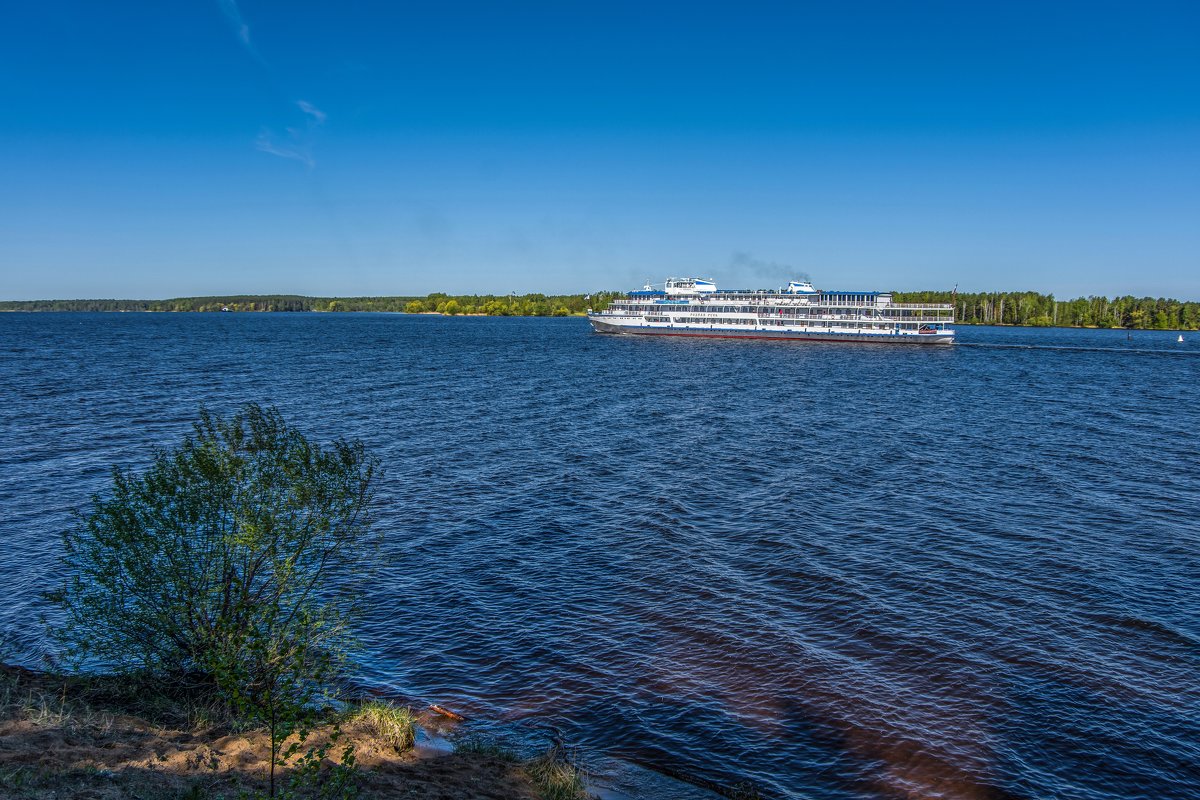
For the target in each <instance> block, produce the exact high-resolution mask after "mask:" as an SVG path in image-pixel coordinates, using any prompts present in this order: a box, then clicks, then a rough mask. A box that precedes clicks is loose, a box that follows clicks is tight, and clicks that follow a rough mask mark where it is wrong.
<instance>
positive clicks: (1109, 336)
mask: <svg viewBox="0 0 1200 800" xmlns="http://www.w3.org/2000/svg"><path fill="white" fill-rule="evenodd" d="M1176 335H1177V334H1175V333H1171V332H1151V331H1136V332H1133V333H1132V335H1131V336H1128V335H1127V334H1126V333H1125V332H1124V331H1087V330H1057V329H1046V330H1037V329H1000V328H973V327H963V328H961V329H960V344H958V345H955V346H953V347H913V346H883V345H861V346H857V345H847V344H820V343H803V344H800V343H771V342H727V341H720V340H680V339H675V338H670V339H666V338H663V339H641V338H625V337H605V336H598V335H594V334H591V333H590V332H589V329H588V326H587V324H586V322H585V321H583V320H580V319H509V318H443V317H434V316H407V315H383V314H380V315H373V314H344V315H338V314H298V315H285V314H275V315H269V314H177V315H171V314H104V315H101V314H17V313H10V314H0V509H3V515H2V517H0V544H2V547H0V586H2V587H3V594H2V597H3V601H4V602H3V604H2V605H0V647H2V648H3V649H4V652H0V658H5V659H10V660H11V659H15V660H24V661H26V662H28V663H36V661H37V659H38V658H39V657H40V654H41V653H42V651H43V649H44V647H45V642H44V639H43V634H42V629H41V627H40V625H39V624H38V622H37V619H36V618H37V616H38V615H39V613H41V612H42V611H44V610H45V609H44V608H43V605H42V602H41V601H40V600H39V598H38V593H39V591H41V590H42V589H44V588H45V587H46V586H47V585H49V584H50V583H53V581H54V580H55V577H56V573H55V561H56V557H57V552H58V547H59V544H58V534H59V532H60V531H61V530H62V529H63V528H64V527H66V526H67V525H69V524H70V520H71V512H72V510H73V509H78V508H82V507H84V506H85V504H86V502H87V499H88V496H89V495H90V494H91V493H92V492H95V491H98V490H102V489H103V488H104V487H105V486H106V484H107V482H108V471H109V469H110V468H111V466H112V465H114V464H116V465H122V466H131V467H137V466H140V465H144V464H145V463H146V462H147V458H148V455H149V453H150V450H151V448H153V447H154V446H156V445H162V446H170V445H172V444H174V443H175V442H177V441H178V440H179V439H180V437H181V436H182V435H184V433H185V432H187V431H188V430H189V426H190V424H191V422H192V421H193V420H194V419H195V417H196V413H197V409H198V406H199V404H201V403H205V404H207V405H208V406H209V407H210V408H212V409H213V410H216V411H222V412H224V411H228V410H232V409H233V408H234V407H236V406H237V405H238V404H239V403H242V402H245V401H257V402H260V403H271V404H275V405H277V406H278V407H279V408H280V409H281V410H282V412H283V413H284V414H285V416H286V417H287V418H288V420H289V421H291V422H294V423H296V424H298V425H300V426H301V427H302V428H303V429H305V430H306V431H307V432H309V433H311V434H313V435H315V436H317V437H319V438H322V439H328V438H332V437H335V436H339V435H345V436H352V437H360V438H362V439H363V440H364V441H366V442H367V444H368V445H369V446H370V448H371V449H372V450H373V451H374V452H375V453H376V454H378V455H379V456H380V457H381V458H382V459H383V462H384V464H385V468H386V474H385V476H384V479H383V481H382V482H381V483H380V486H379V496H378V520H379V521H378V524H379V526H380V528H381V530H382V531H383V532H384V534H385V541H386V544H385V553H384V558H385V565H384V568H383V573H382V575H381V577H380V580H379V581H378V583H377V589H376V590H375V593H374V596H373V597H371V598H370V600H371V607H372V609H373V613H372V614H371V616H370V617H369V618H368V619H366V620H365V621H364V626H363V630H362V633H363V636H364V639H365V650H364V652H363V654H362V655H363V667H362V673H361V676H360V677H361V679H362V681H363V682H365V683H366V684H368V685H372V686H374V687H377V688H378V689H379V690H381V691H384V692H386V693H389V694H393V695H395V696H398V697H404V698H410V699H412V700H413V701H414V702H424V703H428V702H436V703H440V704H442V705H444V706H448V707H451V708H454V709H456V710H458V711H460V712H462V713H465V714H467V715H469V716H471V717H473V718H478V719H485V720H494V721H496V722H497V723H499V724H504V725H514V726H522V727H525V728H529V729H532V730H540V731H547V732H551V733H553V735H554V736H558V737H561V739H562V740H563V741H565V742H566V743H567V744H569V745H577V746H579V747H580V748H581V751H582V752H593V753H607V754H612V755H615V756H618V757H620V758H623V759H626V760H629V761H631V762H634V763H637V764H641V765H645V766H648V767H650V768H653V769H655V770H659V771H663V772H666V773H669V774H674V775H679V776H683V777H685V778H687V779H688V780H691V781H694V782H696V783H698V784H705V783H708V784H711V785H717V786H726V787H728V786H733V785H735V784H739V783H741V784H744V785H747V786H748V785H753V786H754V787H756V789H757V791H758V792H759V793H761V795H762V796H764V797H780V798H972V799H973V798H1031V799H1032V798H1081V799H1082V798H1155V800H1161V799H1162V798H1194V797H1200V522H1198V519H1200V438H1198V435H1197V432H1198V431H1200V402H1198V400H1197V386H1198V385H1200V334H1195V333H1193V334H1185V341H1184V343H1182V344H1179V343H1177V342H1176V341H1175V338H1176Z"/></svg>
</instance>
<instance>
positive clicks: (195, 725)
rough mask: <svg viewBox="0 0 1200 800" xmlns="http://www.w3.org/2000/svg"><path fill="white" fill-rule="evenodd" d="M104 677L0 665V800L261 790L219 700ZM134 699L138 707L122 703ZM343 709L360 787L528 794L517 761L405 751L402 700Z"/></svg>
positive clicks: (266, 748)
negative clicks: (126, 686)
mask: <svg viewBox="0 0 1200 800" xmlns="http://www.w3.org/2000/svg"><path fill="white" fill-rule="evenodd" d="M105 680H108V679H104V680H95V679H88V680H82V679H72V678H67V679H64V678H62V677H58V676H52V675H46V674H43V673H35V672H29V671H26V670H19V669H15V668H10V667H5V666H4V665H2V664H0V798H2V800H62V798H64V797H87V798H89V800H126V798H131V797H133V798H141V800H183V799H184V798H186V799H187V800H206V798H217V797H226V798H235V797H240V796H251V795H255V794H256V793H261V792H262V791H263V789H264V788H265V785H266V783H265V780H266V769H267V766H268V763H269V758H270V742H269V737H268V736H267V735H266V733H265V732H264V731H261V730H247V729H243V728H238V727H237V726H234V725H231V724H229V720H228V719H226V718H225V717H224V715H223V712H222V711H221V709H220V708H219V707H211V706H209V705H207V704H206V702H205V701H203V699H200V700H195V699H193V700H188V699H186V698H179V699H177V700H174V701H173V700H172V698H170V697H165V696H162V695H159V696H153V693H152V692H147V691H145V690H144V688H143V689H140V690H137V691H134V690H130V691H123V690H121V687H120V686H116V685H115V683H116V682H115V681H114V682H110V683H109V684H108V685H104V684H105ZM139 695H140V697H139ZM105 698H107V699H105ZM172 702H176V705H174V706H172V705H171V703H172ZM139 704H140V705H141V706H142V707H143V710H144V711H145V713H144V714H142V713H136V712H135V711H134V709H135V708H136V707H137V706H138V705H139ZM351 715H352V716H353V717H354V720H353V722H350V721H347V720H346V719H345V718H343V720H342V723H343V731H344V738H341V739H340V740H339V746H341V745H342V744H350V745H353V747H354V752H355V757H356V762H357V767H358V769H357V771H356V772H355V776H354V780H355V781H356V782H357V783H358V785H359V788H360V797H363V798H367V797H429V798H435V797H453V798H456V800H535V798H536V797H537V796H538V790H537V789H536V788H535V786H534V784H533V781H532V778H531V775H530V773H529V772H528V771H527V770H526V769H525V768H524V766H523V765H522V764H519V763H514V762H511V761H508V760H507V759H501V758H498V757H496V756H495V755H494V754H489V753H484V752H480V753H469V752H464V753H454V754H452V755H448V756H442V757H438V758H416V757H414V755H413V752H412V749H411V746H412V741H413V715H412V712H411V711H410V710H409V709H407V708H403V707H396V706H393V705H390V704H388V703H367V704H364V705H363V706H361V707H359V708H356V709H354V710H353V711H352V712H351ZM150 717H154V719H150ZM332 731H333V728H331V727H330V726H322V727H320V728H318V729H317V730H314V731H313V732H312V734H311V737H310V739H309V742H310V743H314V744H320V743H323V742H326V741H330V737H331V735H332ZM399 751H403V752H399ZM329 766H331V765H326V767H323V768H322V774H324V771H325V770H326V769H327V768H328V767H329ZM316 791H317V787H315V786H314V787H305V788H304V789H303V790H302V791H300V792H299V793H298V794H297V798H298V799H299V798H304V797H309V796H314V797H315V792H316ZM552 796H553V797H564V796H565V795H552Z"/></svg>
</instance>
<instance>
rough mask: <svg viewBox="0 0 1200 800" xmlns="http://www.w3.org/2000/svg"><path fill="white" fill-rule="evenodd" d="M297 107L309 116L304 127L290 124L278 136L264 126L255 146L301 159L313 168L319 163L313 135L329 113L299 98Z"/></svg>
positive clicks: (269, 151)
mask: <svg viewBox="0 0 1200 800" xmlns="http://www.w3.org/2000/svg"><path fill="white" fill-rule="evenodd" d="M296 107H297V108H298V109H300V112H301V113H303V114H304V115H305V116H306V117H307V120H306V122H305V125H304V127H296V126H289V127H287V128H285V129H284V130H285V133H286V135H284V136H277V135H276V134H275V133H274V132H273V131H271V130H270V129H268V128H263V129H262V130H261V131H260V132H259V134H258V139H256V140H255V142H254V147H255V149H256V150H258V151H259V152H262V153H268V154H270V155H273V156H279V157H280V158H288V159H292V160H293V161H299V162H300V163H302V164H304V165H305V166H306V167H308V168H309V169H312V168H313V167H315V166H316V165H317V161H316V159H315V158H313V154H312V151H313V137H314V135H315V132H316V130H317V128H320V127H321V126H322V125H324V124H325V120H326V119H328V118H329V115H328V114H326V113H325V112H324V111H322V110H321V109H319V108H317V107H316V106H314V105H313V104H312V103H310V102H308V101H307V100H297V101H296Z"/></svg>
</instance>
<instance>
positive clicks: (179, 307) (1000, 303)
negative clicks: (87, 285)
mask: <svg viewBox="0 0 1200 800" xmlns="http://www.w3.org/2000/svg"><path fill="white" fill-rule="evenodd" d="M623 295H624V293H623V292H596V293H593V294H590V295H589V294H564V295H546V294H523V295H514V294H510V295H491V294H485V295H450V294H444V293H441V292H436V293H434V294H429V295H426V296H424V297H415V296H393V297H305V296H302V295H229V296H223V297H177V298H173V299H169V300H5V301H0V311H210V312H211V311H218V312H219V311H225V310H229V311H325V312H341V311H392V312H404V313H409V314H423V313H437V314H451V315H454V314H485V315H488V316H496V317H565V316H572V315H578V314H583V313H584V312H586V311H587V309H589V308H592V309H595V310H601V309H604V308H607V307H608V304H609V303H611V302H612V301H613V299H614V298H617V297H622V296H623ZM893 299H894V300H895V301H896V302H898V303H931V302H932V303H954V307H955V308H954V316H955V320H956V321H958V322H961V323H964V324H968V325H1031V326H1045V327H1050V326H1061V327H1076V328H1078V327H1095V328H1139V329H1152V330H1154V329H1156V330H1200V302H1193V301H1183V300H1175V299H1171V298H1162V297H1158V298H1154V297H1133V296H1129V295H1126V296H1123V297H1115V298H1108V297H1078V298H1075V299H1073V300H1059V299H1057V298H1055V297H1054V295H1050V294H1040V293H1038V292H959V293H957V294H954V293H952V292H895V293H893Z"/></svg>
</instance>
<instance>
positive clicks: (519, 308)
mask: <svg viewBox="0 0 1200 800" xmlns="http://www.w3.org/2000/svg"><path fill="white" fill-rule="evenodd" d="M621 295H622V293H621V292H598V293H595V294H590V295H588V294H551V295H547V294H522V295H515V294H510V295H493V294H483V295H478V294H472V295H449V294H444V293H441V292H435V293H434V294H429V295H426V296H424V297H415V296H394V297H305V296H302V295H229V296H221V297H176V298H172V299H169V300H5V301H0V311H226V310H228V311H335V312H336V311H391V312H404V313H408V314H424V313H438V314H486V315H489V316H495V317H566V316H571V315H573V314H583V313H585V312H586V311H587V310H588V309H589V308H593V309H602V308H606V307H607V306H608V304H609V303H610V302H611V301H612V299H613V298H614V297H619V296H621Z"/></svg>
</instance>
